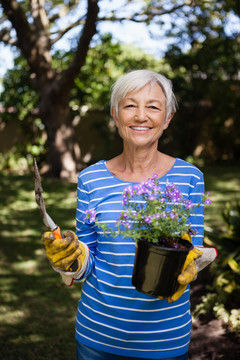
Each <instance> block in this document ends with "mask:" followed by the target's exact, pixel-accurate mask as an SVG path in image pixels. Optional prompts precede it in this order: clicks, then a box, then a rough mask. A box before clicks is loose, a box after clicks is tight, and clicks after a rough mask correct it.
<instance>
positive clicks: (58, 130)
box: [40, 91, 80, 178]
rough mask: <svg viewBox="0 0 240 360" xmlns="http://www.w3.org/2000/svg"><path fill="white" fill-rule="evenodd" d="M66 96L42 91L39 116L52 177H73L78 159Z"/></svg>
mask: <svg viewBox="0 0 240 360" xmlns="http://www.w3.org/2000/svg"><path fill="white" fill-rule="evenodd" d="M67 100H68V96H67V95H66V94H59V93H55V92H53V91H52V92H49V91H42V98H41V102H40V116H41V119H42V121H43V123H44V125H45V128H46V132H47V146H48V164H49V165H50V167H51V168H50V174H51V176H54V177H61V178H75V177H76V173H77V163H79V161H80V159H79V157H78V156H77V155H76V151H75V146H76V142H75V136H74V128H73V126H72V118H71V113H70V107H69V104H68V101H67Z"/></svg>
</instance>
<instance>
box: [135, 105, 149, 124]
mask: <svg viewBox="0 0 240 360" xmlns="http://www.w3.org/2000/svg"><path fill="white" fill-rule="evenodd" d="M135 118H136V119H137V120H138V121H145V120H146V119H147V115H146V109H145V107H141V106H139V107H137V109H136V114H135Z"/></svg>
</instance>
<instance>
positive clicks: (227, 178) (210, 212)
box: [0, 167, 240, 360]
mask: <svg viewBox="0 0 240 360" xmlns="http://www.w3.org/2000/svg"><path fill="white" fill-rule="evenodd" d="M204 173H205V181H206V191H210V192H211V197H212V200H213V204H212V205H211V206H210V207H207V208H206V228H207V229H210V228H212V229H214V230H215V231H220V230H221V229H222V220H221V211H222V209H223V207H224V204H225V203H226V202H227V201H231V200H234V201H235V200H236V199H238V200H240V169H239V168H238V167H231V168H230V167H211V168H206V169H204ZM33 187H34V184H33V178H32V176H30V175H27V176H26V175H25V176H14V175H9V176H1V178H0V203H1V212H0V349H1V350H0V359H1V360H30V359H31V360H36V359H37V360H43V359H44V360H46V359H51V360H55V359H56V360H66V359H67V360H73V359H75V339H74V328H75V323H74V322H75V314H76V310H77V303H78V299H79V298H80V293H81V285H80V283H75V284H74V285H73V286H72V287H71V288H68V287H66V286H65V285H64V284H63V283H62V280H61V278H60V276H59V275H58V274H57V273H55V272H54V271H53V270H52V269H51V266H50V265H49V263H48V260H47V259H46V256H45V253H44V248H43V245H42V242H41V239H40V237H41V234H42V233H43V232H44V231H46V228H45V226H44V224H43V223H42V219H41V217H40V213H39V211H38V209H37V206H36V203H35V196H34V189H33ZM43 188H44V190H45V191H44V198H45V202H46V204H47V209H48V212H49V214H50V215H51V216H52V218H53V220H54V221H55V222H56V223H57V224H59V225H60V226H61V228H62V230H66V229H72V230H74V227H75V208H76V184H72V183H67V182H63V181H53V180H50V179H43Z"/></svg>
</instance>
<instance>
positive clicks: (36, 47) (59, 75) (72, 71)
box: [1, 0, 99, 177]
mask: <svg viewBox="0 0 240 360" xmlns="http://www.w3.org/2000/svg"><path fill="white" fill-rule="evenodd" d="M78 2H79V1H68V2H67V5H66V6H64V7H63V8H62V11H63V12H64V11H68V12H71V11H73V10H74V9H75V8H76V6H77V4H78ZM60 3H62V2H60V1H55V2H52V1H51V2H50V1H48V2H47V1H44V0H32V1H30V2H29V3H28V4H26V3H25V2H23V1H16V0H10V1H8V0H2V1H1V4H2V7H3V10H4V12H5V14H6V16H7V18H8V19H9V21H10V22H11V28H13V29H15V32H16V40H15V42H14V40H13V39H12V37H11V29H10V28H3V29H2V32H1V39H2V40H4V41H5V42H12V43H14V45H16V46H17V47H18V48H19V49H20V50H21V53H22V55H23V56H24V57H25V59H26V60H27V63H28V66H29V69H30V72H31V79H32V82H33V83H34V85H35V87H36V89H37V90H38V92H39V95H40V103H39V112H40V117H41V118H42V120H43V123H44V125H45V127H46V131H47V135H48V148H49V162H50V164H51V166H52V174H53V175H54V176H57V177H58V176H60V175H63V176H64V175H65V176H69V175H73V174H74V173H75V170H76V168H75V163H76V161H77V159H76V155H75V152H74V134H73V129H72V119H71V113H70V108H69V92H70V90H71V88H72V86H73V84H74V79H75V77H76V76H77V74H78V73H79V72H80V69H81V67H82V65H83V64H84V62H85V58H86V55H87V51H88V48H89V44H90V42H91V40H92V37H93V36H94V34H95V33H96V21H97V15H98V11H99V7H98V1H97V0H88V6H87V12H86V15H84V17H83V18H81V19H78V20H77V21H76V22H75V23H74V24H73V23H72V24H70V25H69V26H68V27H67V28H65V29H64V30H59V32H58V33H57V34H56V35H55V37H56V38H55V39H52V35H53V34H54V29H53V30H52V28H53V25H54V23H55V22H56V21H57V19H59V18H60V15H61V14H59V13H57V12H56V11H57V10H58V7H59V4H60ZM54 10H55V11H54ZM83 20H84V26H83V29H82V31H81V35H80V36H79V40H78V43H77V46H76V49H75V51H74V56H73V58H72V60H71V62H70V63H69V65H68V67H67V68H66V69H64V70H62V71H59V70H58V69H57V68H54V65H53V58H52V54H51V51H52V47H53V45H54V43H55V42H56V41H57V40H58V39H60V38H61V37H62V36H63V33H64V32H67V31H69V30H70V29H71V28H72V27H73V26H77V25H79V24H81V21H83Z"/></svg>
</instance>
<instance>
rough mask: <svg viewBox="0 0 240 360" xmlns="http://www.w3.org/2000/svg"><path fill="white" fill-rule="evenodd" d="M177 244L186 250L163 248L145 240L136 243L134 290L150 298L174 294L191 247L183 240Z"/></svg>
mask: <svg viewBox="0 0 240 360" xmlns="http://www.w3.org/2000/svg"><path fill="white" fill-rule="evenodd" d="M179 242H180V243H181V244H183V245H185V246H186V249H175V248H164V247H160V246H158V245H155V244H151V243H149V242H148V241H146V240H140V241H138V244H137V248H136V255H135V263H134V268H133V275H132V284H133V285H134V286H135V288H136V289H137V290H138V291H140V292H143V293H144V294H147V295H150V296H163V297H168V296H170V295H172V294H174V293H175V291H176V290H177V288H178V285H179V283H178V282H177V277H178V275H179V274H180V273H181V270H182V268H183V265H184V262H185V260H186V257H187V254H188V252H189V251H190V250H191V249H193V245H192V244H191V243H190V242H189V241H187V240H183V239H179Z"/></svg>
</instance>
